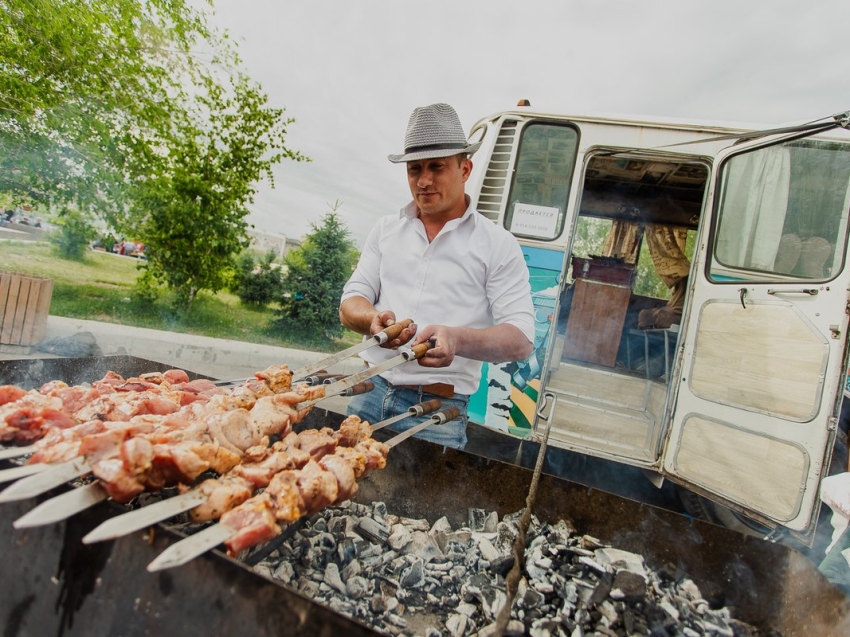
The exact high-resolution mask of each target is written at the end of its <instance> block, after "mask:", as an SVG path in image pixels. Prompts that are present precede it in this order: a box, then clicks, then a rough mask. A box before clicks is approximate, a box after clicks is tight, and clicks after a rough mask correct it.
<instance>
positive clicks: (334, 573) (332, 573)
mask: <svg viewBox="0 0 850 637" xmlns="http://www.w3.org/2000/svg"><path fill="white" fill-rule="evenodd" d="M322 581H323V582H324V583H325V584H327V585H328V586H330V587H331V588H333V589H334V590H337V591H339V592H340V593H345V583H344V582H343V581H342V578H341V577H340V575H339V567H338V566H337V565H336V564H334V563H333V562H331V563H330V564H328V565H327V567H326V568H325V572H324V576H323V577H322Z"/></svg>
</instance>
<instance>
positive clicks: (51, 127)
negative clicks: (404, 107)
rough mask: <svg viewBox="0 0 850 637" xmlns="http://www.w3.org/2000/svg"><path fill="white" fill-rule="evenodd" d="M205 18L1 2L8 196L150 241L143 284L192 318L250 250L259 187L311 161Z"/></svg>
mask: <svg viewBox="0 0 850 637" xmlns="http://www.w3.org/2000/svg"><path fill="white" fill-rule="evenodd" d="M206 17H207V16H206V14H205V13H204V11H203V10H202V9H200V8H199V6H198V4H196V3H190V2H187V1H186V0H100V1H98V2H91V0H0V34H2V36H1V37H0V191H2V192H10V193H13V194H14V196H15V197H16V198H18V199H22V200H23V199H28V200H33V201H40V202H47V203H50V204H52V205H53V206H54V207H58V208H60V209H62V210H66V209H75V210H77V211H79V213H80V214H81V215H83V216H84V217H86V216H88V217H93V216H97V217H100V218H101V219H102V220H104V221H106V225H107V226H108V227H110V228H112V229H115V230H116V231H117V232H119V233H120V234H124V235H128V236H130V235H132V236H134V238H138V239H140V240H142V241H144V242H145V243H146V244H148V245H149V246H150V249H151V252H150V255H149V262H148V266H147V268H148V269H147V271H146V272H145V275H144V277H143V278H142V281H141V283H142V288H143V289H144V290H146V291H147V292H154V291H155V289H156V287H157V286H159V285H162V284H164V285H166V286H168V287H170V288H172V289H173V290H174V291H175V292H176V293H177V297H178V300H179V303H180V304H181V305H182V307H183V308H188V307H189V305H190V304H191V302H192V299H193V298H194V297H195V295H196V294H197V292H198V290H201V289H207V290H211V291H217V290H219V289H221V287H222V286H223V285H224V283H225V281H226V279H227V276H228V272H229V268H231V267H232V264H233V257H234V255H235V254H238V253H239V252H240V251H241V250H242V249H243V248H244V247H245V246H246V245H247V234H246V227H247V223H246V222H245V216H246V215H247V206H248V205H249V204H250V203H251V202H252V200H253V196H254V194H255V190H256V185H255V182H256V181H258V180H259V179H262V178H263V177H268V178H269V179H271V167H272V166H273V165H274V164H275V163H277V162H279V161H281V160H282V159H283V158H289V159H293V160H296V161H301V160H306V158H305V157H303V156H302V155H300V154H298V153H296V152H292V151H290V150H288V149H287V148H286V147H285V145H284V137H285V133H286V128H287V126H288V125H289V124H290V123H291V122H292V120H290V119H284V117H283V109H280V108H271V107H270V106H268V105H267V101H268V100H267V97H266V95H265V93H263V91H262V90H261V88H260V87H259V85H257V84H255V83H254V82H252V81H250V80H249V79H248V78H247V77H246V76H245V75H244V74H243V73H242V72H241V71H240V70H239V66H240V61H239V58H238V56H237V54H236V52H235V49H234V48H233V47H232V46H231V45H230V43H229V40H228V39H227V35H226V34H224V35H220V34H218V33H214V32H212V31H211V30H210V29H209V28H208V27H207V21H206ZM196 50H204V51H209V54H208V55H204V56H203V57H201V56H199V55H198V54H196V53H195V51H196ZM68 202H72V203H73V204H74V205H73V206H70V207H69V206H65V205H64V204H66V203H68Z"/></svg>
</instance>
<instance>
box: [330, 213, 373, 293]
mask: <svg viewBox="0 0 850 637" xmlns="http://www.w3.org/2000/svg"><path fill="white" fill-rule="evenodd" d="M380 236H381V224H380V223H379V224H376V225H375V227H373V228H372V230H371V232H370V233H369V236H368V237H367V238H366V245H364V246H363V252H361V253H360V260H359V261H358V262H357V267H356V268H355V269H354V272H353V273H352V275H351V278H350V279H348V282H347V283H346V284H345V287H344V288H343V290H342V297H341V298H340V300H339V302H340V304H342V302H343V301H345V300H346V299H348V298H351V297H353V296H362V297H363V298H365V299H367V300H368V301H369V302H370V303H373V304H374V303H376V302H377V301H378V298H379V297H380V295H381V250H380V244H381V241H380Z"/></svg>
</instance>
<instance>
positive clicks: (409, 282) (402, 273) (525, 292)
mask: <svg viewBox="0 0 850 637" xmlns="http://www.w3.org/2000/svg"><path fill="white" fill-rule="evenodd" d="M352 296H362V297H364V298H366V299H367V300H368V301H370V302H371V303H372V304H373V305H374V306H375V308H376V309H377V310H379V311H382V310H392V311H393V312H395V315H396V319H397V320H402V319H405V318H410V319H413V322H414V323H416V324H417V325H419V326H420V327H425V326H426V325H448V326H452V327H472V328H486V327H490V326H492V325H501V324H503V323H508V324H510V325H513V326H515V327H517V328H519V330H520V331H521V332H522V333H523V334H525V337H526V338H527V339H528V340H529V342H534V306H533V305H532V301H531V286H530V285H529V282H528V268H527V267H526V265H525V259H524V258H523V254H522V250H521V249H520V247H519V244H518V243H517V241H516V239H515V238H514V236H513V235H512V234H511V233H509V232H508V231H507V230H505V229H504V228H501V227H499V226H497V225H496V224H494V223H493V222H491V221H489V220H488V219H486V218H485V217H483V216H481V215H480V214H479V213H478V212H477V211H476V210H474V209H473V208H472V207H471V206H470V207H468V208H467V209H466V212H464V214H463V216H462V217H461V218H460V219H453V220H451V221H449V222H448V223H446V225H445V226H443V228H442V230H440V233H439V234H438V235H437V236H436V237H434V240H433V241H431V242H430V243H429V242H428V236H427V234H426V233H425V226H424V225H423V224H422V222H421V221H420V220H419V218H418V208H417V207H416V205H415V204H414V203H413V202H411V203H410V204H408V205H407V206H406V207H404V208H403V209H402V210H401V214H400V215H398V216H387V217H382V218H381V219H380V220H379V221H378V223H377V224H376V225H375V227H374V228H373V229H372V231H371V232H370V233H369V237H368V238H367V239H366V245H365V246H364V248H363V252H362V254H361V255H360V261H359V263H358V264H357V268H356V270H355V271H354V274H352V276H351V278H350V279H349V281H348V283H346V285H345V289H344V290H343V293H342V301H344V300H345V299H347V298H350V297H352ZM397 354H398V352H395V351H393V350H389V349H386V348H381V347H373V348H371V349H368V350H366V351H365V352H363V353H362V354H361V355H360V356H361V357H362V358H363V359H364V360H365V361H367V362H368V363H370V364H378V363H381V362H383V361H385V360H387V359H388V358H392V357H393V356H396V355H397ZM382 376H383V377H384V378H386V380H387V381H389V382H390V383H392V384H394V385H428V384H431V383H439V382H442V383H451V384H453V385H454V386H455V392H456V393H458V394H472V393H474V392H475V390H476V389H477V388H478V381H479V379H480V377H481V362H480V361H475V360H471V359H468V358H463V357H461V356H456V357H455V359H454V360H453V361H452V364H451V365H450V366H448V367H442V368H433V367H422V366H421V365H419V364H418V363H417V362H416V361H410V362H408V363H405V364H403V365H400V366H398V367H395V368H393V369H391V370H389V371H387V372H385V373H384V374H382Z"/></svg>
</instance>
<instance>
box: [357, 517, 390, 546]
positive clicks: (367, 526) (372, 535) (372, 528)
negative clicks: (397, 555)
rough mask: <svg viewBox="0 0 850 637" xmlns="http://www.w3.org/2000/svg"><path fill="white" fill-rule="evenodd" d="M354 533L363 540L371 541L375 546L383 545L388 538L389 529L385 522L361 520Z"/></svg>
mask: <svg viewBox="0 0 850 637" xmlns="http://www.w3.org/2000/svg"><path fill="white" fill-rule="evenodd" d="M355 532H356V533H357V534H358V535H360V537H362V538H363V539H364V540H371V541H373V542H376V543H377V544H385V543H386V542H387V540H388V539H389V537H390V529H389V527H388V526H387V524H386V522H384V521H378V520H375V519H374V518H361V519H360V521H359V522H358V523H357V528H356V529H355Z"/></svg>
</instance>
